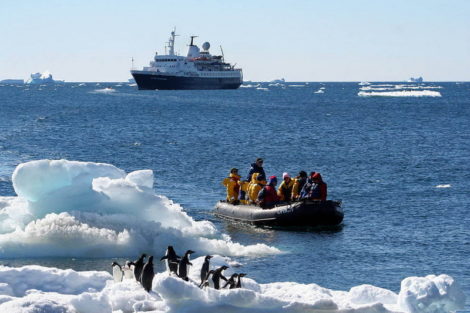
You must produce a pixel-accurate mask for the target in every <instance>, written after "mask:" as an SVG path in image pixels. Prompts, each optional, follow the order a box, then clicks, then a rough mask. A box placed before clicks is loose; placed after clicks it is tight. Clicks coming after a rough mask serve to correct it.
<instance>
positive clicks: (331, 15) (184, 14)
mask: <svg viewBox="0 0 470 313" xmlns="http://www.w3.org/2000/svg"><path fill="white" fill-rule="evenodd" d="M174 26H176V28H177V33H178V34H180V36H179V37H177V40H176V50H177V51H179V52H180V53H181V54H185V53H186V50H187V44H188V43H189V36H190V35H198V36H199V38H197V43H198V44H199V45H202V43H203V42H204V41H209V42H210V43H211V46H212V48H211V51H212V52H213V53H214V54H219V51H220V50H219V46H220V45H222V46H223V49H224V53H225V57H226V60H228V61H230V62H231V63H237V66H240V67H242V68H243V72H244V77H245V80H272V79H276V78H281V77H283V78H285V79H286V80H288V81H363V80H371V81H374V80H375V81H384V80H392V81H395V80H397V81H400V80H406V79H407V78H409V77H410V76H423V77H424V78H425V80H428V81H439V80H444V81H449V80H450V81H455V80H458V81H461V80H465V81H469V80H470V1H467V0H447V1H446V0H441V1H437V0H428V1H424V0H415V1H413V0H408V1H402V0H394V1H382V0H375V1H374V0H362V1H361V0H355V1H346V0H343V1H339V0H330V1H325V0H324V1H316V0H311V1H302V0H297V1H285V0H284V1H264V0H261V1H256V0H251V1H245V0H239V1H222V0H220V1H212V0H199V1H186V0H180V1H159V0H153V1H150V0H143V1H120V0H114V1H101V0H94V1H88V0H82V1H74V0H50V1H48V0H42V1H37V0H36V1H31V0H23V1H21V0H1V1H0V29H1V36H0V79H5V78H27V77H28V76H29V74H30V73H32V72H39V71H41V72H42V71H45V70H49V71H50V72H52V73H53V74H54V77H55V78H56V79H65V80H66V81H124V80H127V79H128V78H130V74H129V68H130V66H131V57H134V59H135V65H136V66H139V67H140V66H143V65H146V64H147V63H148V62H149V60H150V59H151V58H152V57H153V54H154V53H155V51H158V52H159V53H163V52H164V43H165V42H166V41H167V39H168V37H169V33H170V31H171V30H172V29H173V27H174Z"/></svg>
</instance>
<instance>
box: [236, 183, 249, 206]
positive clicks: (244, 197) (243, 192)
mask: <svg viewBox="0 0 470 313" xmlns="http://www.w3.org/2000/svg"><path fill="white" fill-rule="evenodd" d="M238 184H239V185H240V193H239V199H240V202H241V203H242V204H249V199H248V190H249V189H250V183H249V182H247V181H244V180H240V181H239V182H238Z"/></svg>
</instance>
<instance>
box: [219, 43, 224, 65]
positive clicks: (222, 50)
mask: <svg viewBox="0 0 470 313" xmlns="http://www.w3.org/2000/svg"><path fill="white" fill-rule="evenodd" d="M220 52H222V62H225V57H224V49H222V46H220Z"/></svg>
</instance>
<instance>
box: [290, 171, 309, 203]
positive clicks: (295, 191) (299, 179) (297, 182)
mask: <svg viewBox="0 0 470 313" xmlns="http://www.w3.org/2000/svg"><path fill="white" fill-rule="evenodd" d="M306 182H307V173H305V171H300V172H299V175H297V176H296V177H295V178H294V186H292V200H299V199H300V192H301V191H302V188H303V187H304V185H305V183H306Z"/></svg>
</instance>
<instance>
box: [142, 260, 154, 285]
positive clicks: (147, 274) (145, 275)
mask: <svg viewBox="0 0 470 313" xmlns="http://www.w3.org/2000/svg"><path fill="white" fill-rule="evenodd" d="M154 276H155V272H154V271H153V256H150V257H149V259H148V261H147V263H145V265H144V268H143V269H142V276H141V279H140V281H141V283H142V287H144V289H145V290H146V291H147V292H149V291H150V290H152V281H153V277H154Z"/></svg>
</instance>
